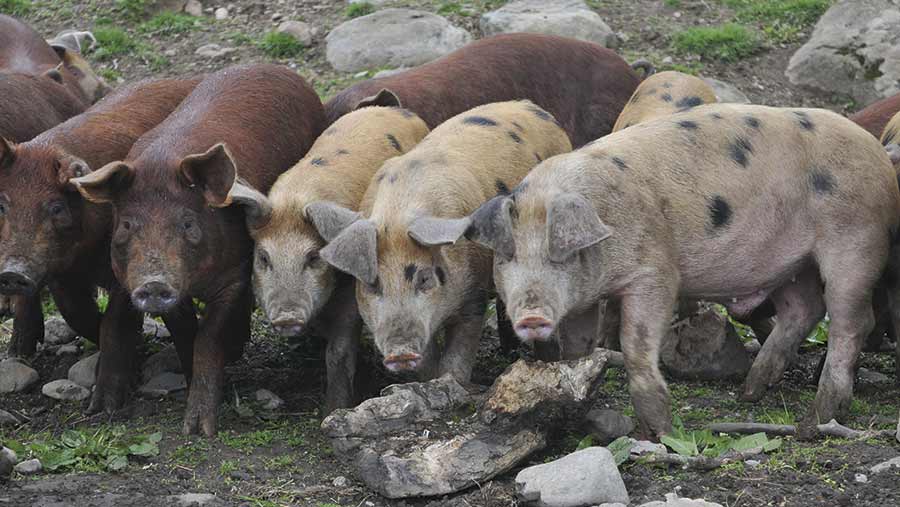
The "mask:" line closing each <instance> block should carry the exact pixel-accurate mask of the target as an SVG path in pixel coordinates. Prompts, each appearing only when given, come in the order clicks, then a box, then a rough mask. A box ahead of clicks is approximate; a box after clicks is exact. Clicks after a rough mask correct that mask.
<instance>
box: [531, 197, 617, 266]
mask: <svg viewBox="0 0 900 507" xmlns="http://www.w3.org/2000/svg"><path fill="white" fill-rule="evenodd" d="M611 235H612V231H611V230H610V228H609V227H607V226H606V224H604V223H603V221H602V220H600V217H599V216H597V211H596V210H594V207H593V206H591V203H589V202H588V201H587V199H585V198H584V197H581V196H580V195H577V194H560V195H558V196H556V197H554V198H553V201H552V202H551V203H550V209H548V210H547V242H548V244H549V248H550V260H551V261H553V262H563V261H565V260H566V259H568V258H569V256H571V255H572V254H573V253H575V252H577V251H579V250H581V249H583V248H587V247H589V246H591V245H594V244H597V243H599V242H601V241H603V240H604V239H606V238H608V237H610V236H611Z"/></svg>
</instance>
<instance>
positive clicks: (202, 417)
mask: <svg viewBox="0 0 900 507" xmlns="http://www.w3.org/2000/svg"><path fill="white" fill-rule="evenodd" d="M202 412H203V411H201V410H191V409H188V413H187V414H185V416H184V426H183V428H182V433H184V434H185V435H194V434H202V435H203V436H205V437H214V436H216V415H215V413H213V414H212V415H209V414H203V413H202Z"/></svg>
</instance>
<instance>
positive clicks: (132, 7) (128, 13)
mask: <svg viewBox="0 0 900 507" xmlns="http://www.w3.org/2000/svg"><path fill="white" fill-rule="evenodd" d="M147 3H148V2H147V0H116V11H118V12H119V13H120V14H121V15H122V17H123V18H125V19H126V20H129V21H137V20H140V19H143V18H144V16H146V15H147Z"/></svg>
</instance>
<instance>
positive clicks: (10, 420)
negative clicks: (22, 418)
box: [0, 409, 19, 426]
mask: <svg viewBox="0 0 900 507" xmlns="http://www.w3.org/2000/svg"><path fill="white" fill-rule="evenodd" d="M16 424H19V419H18V418H17V417H16V416H14V415H12V414H10V413H9V412H7V411H6V410H3V409H0V426H7V425H9V426H15V425H16Z"/></svg>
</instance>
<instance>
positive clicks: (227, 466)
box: [219, 459, 238, 477]
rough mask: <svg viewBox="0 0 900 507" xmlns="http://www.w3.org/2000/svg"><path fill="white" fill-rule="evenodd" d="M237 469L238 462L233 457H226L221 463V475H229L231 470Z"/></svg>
mask: <svg viewBox="0 0 900 507" xmlns="http://www.w3.org/2000/svg"><path fill="white" fill-rule="evenodd" d="M237 469H238V463H237V461H235V460H233V459H226V460H223V461H222V462H221V463H219V475H221V476H222V477H228V475H229V474H230V473H231V472H234V471H236V470H237Z"/></svg>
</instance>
